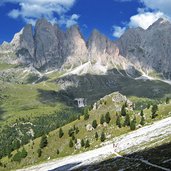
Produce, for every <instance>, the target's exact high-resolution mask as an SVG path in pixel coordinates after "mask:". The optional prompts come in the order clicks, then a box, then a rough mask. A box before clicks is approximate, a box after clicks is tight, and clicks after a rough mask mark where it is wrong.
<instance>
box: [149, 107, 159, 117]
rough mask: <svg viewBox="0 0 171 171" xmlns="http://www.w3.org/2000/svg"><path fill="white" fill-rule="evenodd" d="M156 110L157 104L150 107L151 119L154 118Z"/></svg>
mask: <svg viewBox="0 0 171 171" xmlns="http://www.w3.org/2000/svg"><path fill="white" fill-rule="evenodd" d="M157 111H158V106H157V105H156V104H154V105H153V106H152V108H151V112H152V119H154V118H155V117H156V116H157V114H156V112H157Z"/></svg>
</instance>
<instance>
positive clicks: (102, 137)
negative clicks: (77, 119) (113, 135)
mask: <svg viewBox="0 0 171 171" xmlns="http://www.w3.org/2000/svg"><path fill="white" fill-rule="evenodd" d="M105 139H106V136H105V133H104V132H102V133H101V137H100V140H101V142H104V141H105Z"/></svg>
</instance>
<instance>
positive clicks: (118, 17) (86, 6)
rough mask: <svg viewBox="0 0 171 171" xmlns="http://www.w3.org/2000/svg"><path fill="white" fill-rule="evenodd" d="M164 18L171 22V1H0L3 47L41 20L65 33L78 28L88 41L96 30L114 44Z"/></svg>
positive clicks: (0, 34)
mask: <svg viewBox="0 0 171 171" xmlns="http://www.w3.org/2000/svg"><path fill="white" fill-rule="evenodd" d="M161 17H163V18H166V19H168V20H171V0H0V44H1V43H2V42H3V41H7V42H9V41H11V40H12V38H13V36H14V34H15V33H17V32H19V31H20V30H21V29H22V28H23V27H24V26H25V25H26V24H28V23H29V24H30V23H31V24H32V25H33V27H34V25H35V23H36V20H37V19H39V18H46V19H47V20H48V21H50V22H51V23H52V24H54V23H57V24H58V25H60V26H61V28H62V29H67V28H69V27H71V26H72V25H75V24H77V25H79V27H80V30H81V32H82V34H83V36H84V37H85V38H86V39H87V38H88V37H89V35H90V34H91V32H92V30H93V29H97V30H99V31H100V32H101V33H103V34H104V35H106V36H107V37H109V38H110V39H112V40H114V39H117V38H119V37H120V36H121V35H122V34H123V33H124V32H125V31H126V30H127V29H128V28H134V27H141V28H143V29H147V28H148V27H149V26H150V25H151V24H152V23H153V22H155V21H156V20H158V19H159V18H161Z"/></svg>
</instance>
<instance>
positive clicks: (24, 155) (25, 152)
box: [21, 148, 28, 158]
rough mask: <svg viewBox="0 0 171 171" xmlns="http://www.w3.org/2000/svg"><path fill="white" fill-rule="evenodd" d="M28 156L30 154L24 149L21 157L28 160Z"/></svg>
mask: <svg viewBox="0 0 171 171" xmlns="http://www.w3.org/2000/svg"><path fill="white" fill-rule="evenodd" d="M27 154H28V153H27V151H26V149H25V148H23V149H22V151H21V157H22V158H26V157H27Z"/></svg>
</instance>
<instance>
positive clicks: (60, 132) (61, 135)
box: [59, 128, 64, 138]
mask: <svg viewBox="0 0 171 171" xmlns="http://www.w3.org/2000/svg"><path fill="white" fill-rule="evenodd" d="M63 135H64V132H63V130H62V128H60V129H59V138H62V137H63Z"/></svg>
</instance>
